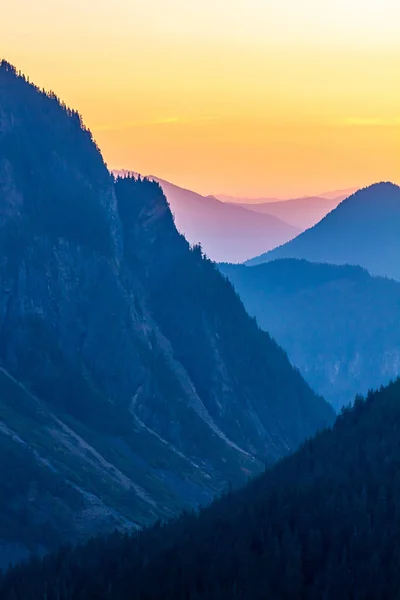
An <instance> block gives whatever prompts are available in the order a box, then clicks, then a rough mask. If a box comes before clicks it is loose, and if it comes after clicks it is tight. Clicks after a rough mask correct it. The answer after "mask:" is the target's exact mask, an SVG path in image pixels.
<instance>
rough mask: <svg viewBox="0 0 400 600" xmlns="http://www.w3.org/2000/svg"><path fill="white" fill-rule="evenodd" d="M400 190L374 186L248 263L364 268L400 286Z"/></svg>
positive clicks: (394, 186) (381, 185)
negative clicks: (288, 262)
mask: <svg viewBox="0 0 400 600" xmlns="http://www.w3.org/2000/svg"><path fill="white" fill-rule="evenodd" d="M399 256H400V187H398V186H397V185H394V184H393V183H376V184H374V185H371V186H370V187H367V188H364V189H362V190H359V191H358V192H356V193H355V194H353V195H352V196H350V197H349V198H347V199H346V200H343V202H341V203H340V204H339V206H338V207H337V208H336V209H335V210H333V211H332V212H330V213H329V214H328V215H327V216H326V217H325V218H324V219H322V221H320V222H319V223H317V224H316V225H315V226H314V227H312V228H311V229H307V230H306V231H304V232H303V233H301V234H300V235H298V236H297V237H296V238H295V239H294V240H292V241H290V242H287V243H286V244H284V245H283V246H280V247H279V248H275V249H274V250H271V251H270V252H267V253H266V254H262V255H261V256H258V257H256V258H253V259H251V260H249V261H247V263H246V264H248V265H256V264H261V263H263V262H269V261H271V260H274V259H277V258H303V259H306V260H309V261H312V262H327V263H333V264H350V265H360V266H361V267H364V268H365V269H367V270H368V271H369V272H370V273H371V274H372V275H382V276H387V277H392V278H393V279H397V280H400V261H399Z"/></svg>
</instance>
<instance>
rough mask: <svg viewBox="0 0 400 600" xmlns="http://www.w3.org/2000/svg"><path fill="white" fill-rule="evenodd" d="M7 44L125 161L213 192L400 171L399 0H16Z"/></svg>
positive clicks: (298, 190) (284, 189) (5, 15)
mask: <svg viewBox="0 0 400 600" xmlns="http://www.w3.org/2000/svg"><path fill="white" fill-rule="evenodd" d="M0 8H1V17H0V55H2V56H4V58H6V59H7V60H9V61H10V62H12V63H13V64H14V65H15V66H16V67H17V68H18V69H21V70H22V71H23V72H25V73H26V74H27V75H29V76H30V78H31V80H33V81H35V82H36V83H37V84H38V85H40V86H44V87H46V88H47V89H53V90H54V91H55V92H56V93H57V94H58V95H59V96H61V97H62V98H63V99H64V100H65V101H66V102H67V103H68V104H69V105H71V106H73V107H74V108H77V109H78V110H79V111H80V112H81V113H82V115H83V118H84V121H85V123H86V124H87V125H88V126H89V127H90V128H91V129H92V131H93V133H94V135H95V138H96V140H97V142H98V144H99V145H100V147H101V149H102V151H103V155H104V158H105V160H106V162H107V163H108V165H109V167H110V168H128V169H134V170H136V171H139V172H141V173H147V174H155V175H158V176H159V177H162V178H164V179H168V180H171V181H173V182H176V183H178V184H180V185H183V186H186V187H188V188H191V189H194V190H196V191H199V192H201V193H205V194H209V193H225V194H233V195H241V196H243V195H246V196H253V197H256V196H280V197H285V196H287V197H289V196H293V195H302V194H309V193H310V194H315V193H319V192H323V191H326V190H329V189H336V188H337V189H339V188H348V187H353V186H361V185H367V184H369V183H371V182H373V181H377V180H388V179H390V180H392V181H395V182H400V76H399V67H400V35H399V23H400V2H399V1H398V0H379V1H378V0H114V1H113V2H108V1H106V0H68V1H67V0H35V2H32V0H13V1H12V2H6V0H0Z"/></svg>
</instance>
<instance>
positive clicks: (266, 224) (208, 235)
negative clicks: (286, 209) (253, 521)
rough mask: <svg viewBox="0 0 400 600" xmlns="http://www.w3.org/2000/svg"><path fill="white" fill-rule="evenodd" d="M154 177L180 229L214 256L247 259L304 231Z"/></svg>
mask: <svg viewBox="0 0 400 600" xmlns="http://www.w3.org/2000/svg"><path fill="white" fill-rule="evenodd" d="M114 172H115V173H120V174H124V171H119V172H118V171H114ZM125 173H127V172H126V171H125ZM150 179H152V180H155V181H157V182H158V183H159V184H160V185H161V187H162V189H163V191H164V194H165V195H166V197H167V200H168V202H169V205H170V207H171V210H172V213H173V215H174V220H175V224H176V227H177V229H178V230H179V231H180V232H181V233H183V234H184V236H185V237H186V239H187V240H188V241H189V242H190V243H191V244H198V243H200V244H201V246H202V248H203V250H204V252H205V253H206V255H207V256H208V257H209V258H210V259H211V260H215V261H219V262H221V261H228V262H243V261H244V260H246V259H248V258H249V257H251V256H254V254H256V253H257V252H262V251H265V250H269V249H272V248H275V247H276V246H277V245H280V244H283V243H284V242H286V241H288V240H290V239H292V238H294V237H295V236H296V235H297V234H298V233H300V231H301V229H300V228H299V227H295V226H293V225H290V224H288V223H285V222H284V221H283V220H281V219H279V218H277V217H276V216H274V215H269V214H265V215H259V214H255V213H254V211H252V210H250V209H247V208H246V207H241V206H239V205H236V206H235V205H233V204H228V203H225V202H221V201H220V200H217V198H215V197H214V196H201V195H200V194H197V193H195V192H192V191H190V190H186V189H183V188H181V187H178V186H177V185H174V184H172V183H170V182H168V181H165V180H163V179H160V178H158V177H153V176H151V177H150Z"/></svg>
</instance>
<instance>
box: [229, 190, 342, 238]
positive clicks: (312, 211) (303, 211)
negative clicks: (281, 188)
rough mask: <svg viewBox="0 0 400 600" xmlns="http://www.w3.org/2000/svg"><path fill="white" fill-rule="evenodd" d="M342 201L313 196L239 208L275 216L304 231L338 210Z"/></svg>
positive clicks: (246, 205) (244, 205) (243, 205)
mask: <svg viewBox="0 0 400 600" xmlns="http://www.w3.org/2000/svg"><path fill="white" fill-rule="evenodd" d="M340 201H341V200H340V199H334V200H327V199H326V198H320V197H319V196H311V197H307V198H295V199H293V200H283V201H282V200H279V201H275V202H265V203H260V204H259V203H255V204H240V205H238V206H242V207H243V208H246V209H247V210H253V211H255V212H258V213H262V214H268V215H274V216H275V217H277V218H279V219H282V220H283V221H285V222H286V223H290V224H291V225H293V226H294V227H298V228H299V229H301V230H304V229H307V228H308V227H312V226H313V225H315V224H316V223H318V221H320V220H321V219H322V218H323V217H325V215H326V214H328V213H329V212H330V211H331V210H333V209H334V208H336V206H337V205H338V204H339V202H340Z"/></svg>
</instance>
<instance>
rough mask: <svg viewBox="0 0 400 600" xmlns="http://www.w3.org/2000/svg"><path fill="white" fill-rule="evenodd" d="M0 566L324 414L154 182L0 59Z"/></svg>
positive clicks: (104, 521) (156, 499) (136, 508)
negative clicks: (121, 170)
mask: <svg viewBox="0 0 400 600" xmlns="http://www.w3.org/2000/svg"><path fill="white" fill-rule="evenodd" d="M0 125H1V126H0V366H1V368H0V475H1V477H0V482H1V485H0V564H2V565H4V564H5V563H8V561H9V560H10V558H11V557H12V558H16V557H17V556H22V555H23V554H25V553H28V552H30V551H32V550H36V551H39V552H41V551H44V550H46V549H49V548H51V547H54V546H56V545H57V544H59V543H60V542H65V541H76V540H77V539H82V538H85V537H87V536H88V535H89V534H91V533H94V532H99V531H103V530H107V529H108V530H109V529H113V528H114V527H116V526H117V527H120V528H128V529H132V528H135V527H138V526H142V525H144V524H146V523H149V522H152V521H154V520H155V519H157V518H163V519H164V518H166V517H168V516H172V515H174V514H177V513H178V512H179V511H180V510H182V509H183V508H185V507H186V508H192V507H194V506H198V505H199V504H203V503H205V502H208V501H210V500H211V499H212V497H213V496H214V495H215V494H218V493H220V492H221V491H222V490H223V489H226V487H227V485H228V482H230V483H232V485H234V486H235V485H237V484H240V483H242V482H245V481H246V480H247V478H248V477H249V476H250V475H252V474H254V473H257V472H259V471H260V470H262V469H263V468H264V465H265V463H269V462H273V461H275V460H276V459H278V458H279V457H281V456H282V455H284V454H286V453H287V452H289V451H290V450H292V449H294V448H295V447H296V446H297V445H298V444H299V443H300V442H301V441H302V440H303V439H304V438H305V437H307V436H309V435H310V434H312V433H313V432H314V431H315V430H316V429H318V428H320V427H321V426H323V425H324V423H327V422H330V421H331V419H332V416H333V414H332V411H331V407H330V406H329V405H328V404H327V403H326V402H325V401H324V400H322V398H320V397H318V396H316V395H315V394H314V392H312V390H311V389H310V388H309V386H308V385H307V384H306V383H305V381H304V379H303V378H302V377H301V375H300V374H299V373H298V372H296V371H295V370H294V369H293V368H292V367H291V365H290V363H289V361H288V359H287V356H286V354H285V353H284V352H283V350H281V349H280V348H279V346H278V345H277V344H276V343H275V342H274V341H273V340H272V339H271V338H270V336H269V335H268V334H266V333H265V332H263V331H261V330H260V329H259V328H258V326H257V325H256V323H255V321H254V320H253V319H251V318H250V317H249V316H248V314H247V313H246V311H245V309H244V307H243V305H242V303H241V301H240V300H239V298H238V297H237V295H236V294H235V293H234V290H233V287H232V285H231V284H230V283H229V282H228V281H226V280H225V279H224V278H223V277H222V276H221V274H220V273H219V271H218V269H217V267H216V266H215V264H214V263H212V262H211V261H209V260H206V259H205V258H204V257H203V256H202V254H201V252H200V250H199V248H197V247H196V248H193V249H190V247H189V244H188V242H187V241H186V240H185V239H184V237H183V236H182V235H180V234H179V233H178V232H177V230H176V228H175V225H174V222H173V218H172V214H171V212H170V209H169V207H168V204H167V201H166V199H165V196H164V194H163V192H162V190H161V188H160V186H159V185H158V184H157V183H156V182H152V181H148V180H141V179H135V178H124V179H116V180H115V179H114V178H113V177H112V176H111V175H110V173H109V172H108V170H107V168H106V166H105V164H104V162H103V159H102V156H101V154H100V152H99V150H98V148H97V147H96V145H95V143H94V142H93V140H92V136H91V134H90V132H89V131H88V130H87V129H85V127H84V126H83V124H82V121H81V119H80V116H79V114H78V113H76V112H75V111H72V110H70V109H68V108H67V107H66V106H65V105H63V104H62V103H61V102H60V101H59V100H58V99H57V98H56V97H55V96H54V94H49V95H47V94H45V93H44V92H41V91H39V90H38V89H37V88H35V87H34V86H32V85H30V84H29V83H28V82H27V81H26V79H25V78H23V77H21V76H18V75H17V73H16V71H15V69H14V68H13V67H11V66H10V65H9V64H7V63H4V62H3V63H1V65H0Z"/></svg>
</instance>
